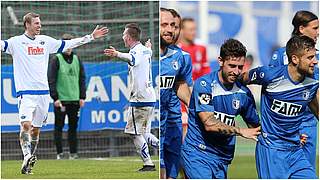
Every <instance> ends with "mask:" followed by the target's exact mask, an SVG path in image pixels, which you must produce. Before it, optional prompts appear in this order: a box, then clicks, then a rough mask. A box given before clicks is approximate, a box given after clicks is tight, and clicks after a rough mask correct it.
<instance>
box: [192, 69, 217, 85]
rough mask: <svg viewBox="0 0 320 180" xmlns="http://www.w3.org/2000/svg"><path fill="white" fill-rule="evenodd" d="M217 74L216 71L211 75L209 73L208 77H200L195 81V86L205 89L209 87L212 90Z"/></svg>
mask: <svg viewBox="0 0 320 180" xmlns="http://www.w3.org/2000/svg"><path fill="white" fill-rule="evenodd" d="M216 73H217V72H216V71H213V72H211V73H208V74H206V75H203V76H201V77H199V78H198V79H197V80H195V82H194V86H198V87H203V88H207V87H210V88H211V84H212V82H213V81H214V77H215V74H216Z"/></svg>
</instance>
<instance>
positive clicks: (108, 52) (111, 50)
mask: <svg viewBox="0 0 320 180" xmlns="http://www.w3.org/2000/svg"><path fill="white" fill-rule="evenodd" d="M103 52H104V54H105V55H106V56H110V57H117V56H118V51H117V50H116V49H115V48H114V47H112V46H109V49H105V50H104V51H103Z"/></svg>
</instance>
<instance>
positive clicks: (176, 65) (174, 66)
mask: <svg viewBox="0 0 320 180" xmlns="http://www.w3.org/2000/svg"><path fill="white" fill-rule="evenodd" d="M172 67H173V69H174V70H178V68H179V65H178V61H176V60H174V61H172Z"/></svg>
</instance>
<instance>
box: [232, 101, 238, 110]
mask: <svg viewBox="0 0 320 180" xmlns="http://www.w3.org/2000/svg"><path fill="white" fill-rule="evenodd" d="M232 107H233V109H239V107H240V100H239V99H232Z"/></svg>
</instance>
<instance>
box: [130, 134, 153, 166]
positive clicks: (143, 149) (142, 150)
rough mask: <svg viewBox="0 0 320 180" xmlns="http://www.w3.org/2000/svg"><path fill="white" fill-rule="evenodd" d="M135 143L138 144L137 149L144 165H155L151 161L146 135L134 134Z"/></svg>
mask: <svg viewBox="0 0 320 180" xmlns="http://www.w3.org/2000/svg"><path fill="white" fill-rule="evenodd" d="M133 143H134V145H135V146H136V150H137V152H138V154H139V155H140V157H141V159H142V161H143V163H144V165H154V164H153V163H152V161H151V158H150V154H149V148H148V144H147V142H146V140H145V139H144V137H143V136H142V135H134V136H133Z"/></svg>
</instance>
